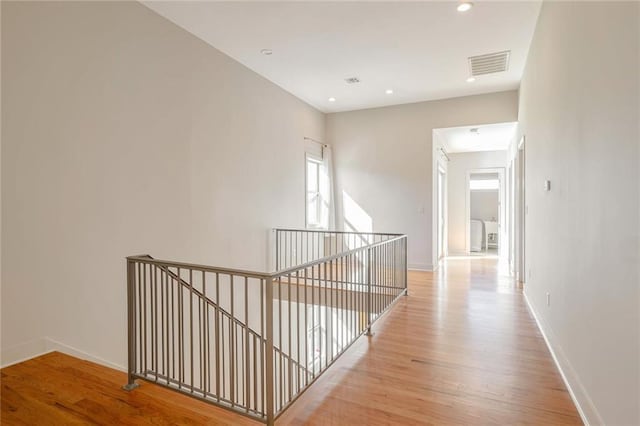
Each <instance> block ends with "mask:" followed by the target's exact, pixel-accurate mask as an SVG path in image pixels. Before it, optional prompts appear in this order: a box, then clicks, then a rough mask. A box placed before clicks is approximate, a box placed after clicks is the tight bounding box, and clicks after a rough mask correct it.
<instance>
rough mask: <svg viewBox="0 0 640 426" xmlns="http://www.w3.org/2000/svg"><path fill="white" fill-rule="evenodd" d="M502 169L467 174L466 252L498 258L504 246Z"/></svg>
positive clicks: (472, 171)
mask: <svg viewBox="0 0 640 426" xmlns="http://www.w3.org/2000/svg"><path fill="white" fill-rule="evenodd" d="M504 183H505V181H504V168H495V169H477V170H470V171H469V172H468V174H467V194H466V196H467V200H468V202H467V203H466V205H467V218H468V219H467V221H466V223H467V224H468V227H467V235H466V238H467V244H466V247H467V248H468V251H469V254H471V255H476V256H491V257H498V256H499V254H500V253H501V252H503V251H504V249H506V248H507V247H503V246H505V245H506V242H507V236H506V235H505V231H504V218H505V211H504V208H503V206H504V197H505V196H504V192H505V185H504Z"/></svg>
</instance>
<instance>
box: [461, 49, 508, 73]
mask: <svg viewBox="0 0 640 426" xmlns="http://www.w3.org/2000/svg"><path fill="white" fill-rule="evenodd" d="M510 54H511V51H510V50H505V51H504V52H496V53H489V54H487V55H479V56H471V57H469V68H470V69H471V75H472V76H474V77H475V76H478V75H485V74H493V73H494V72H503V71H506V70H507V69H508V68H509V55H510Z"/></svg>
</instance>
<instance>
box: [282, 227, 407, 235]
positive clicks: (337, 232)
mask: <svg viewBox="0 0 640 426" xmlns="http://www.w3.org/2000/svg"><path fill="white" fill-rule="evenodd" d="M272 231H283V232H313V233H324V234H354V235H377V236H381V237H385V236H396V237H398V236H402V235H405V234H396V233H391V232H360V231H330V230H328V229H296V228H272Z"/></svg>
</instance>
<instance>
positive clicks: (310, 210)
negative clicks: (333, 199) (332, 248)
mask: <svg viewBox="0 0 640 426" xmlns="http://www.w3.org/2000/svg"><path fill="white" fill-rule="evenodd" d="M321 173H322V161H321V160H319V159H317V158H315V157H312V156H310V155H307V227H308V228H322V227H323V211H322V205H323V197H322V193H321V183H320V182H321V179H322V176H321Z"/></svg>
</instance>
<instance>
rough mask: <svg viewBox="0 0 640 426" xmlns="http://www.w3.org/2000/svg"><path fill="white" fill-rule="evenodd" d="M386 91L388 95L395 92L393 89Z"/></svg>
mask: <svg viewBox="0 0 640 426" xmlns="http://www.w3.org/2000/svg"><path fill="white" fill-rule="evenodd" d="M384 93H386V94H387V95H392V94H393V89H387V90H385V91H384Z"/></svg>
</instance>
